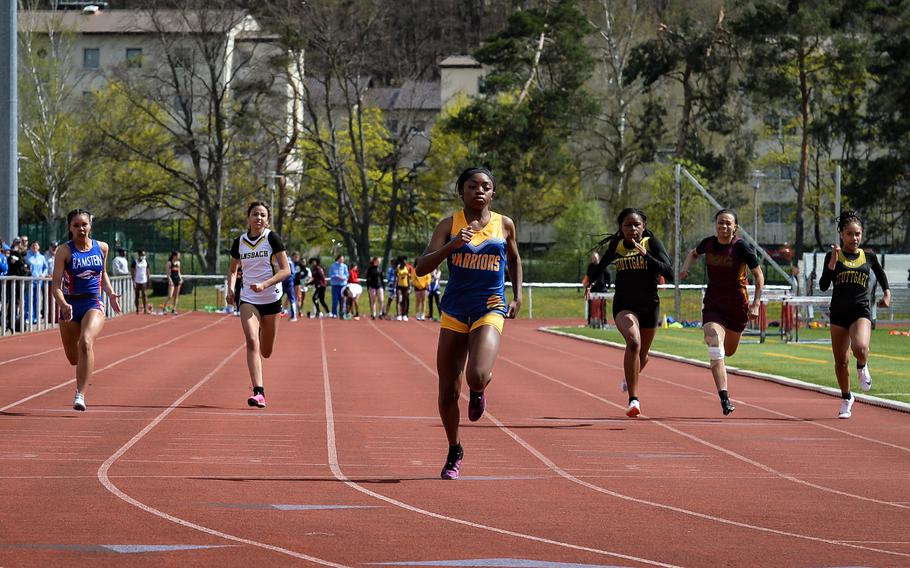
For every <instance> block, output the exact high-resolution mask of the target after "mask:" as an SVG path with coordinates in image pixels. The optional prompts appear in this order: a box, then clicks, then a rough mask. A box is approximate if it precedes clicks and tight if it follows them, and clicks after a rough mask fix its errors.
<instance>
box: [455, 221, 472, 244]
mask: <svg viewBox="0 0 910 568" xmlns="http://www.w3.org/2000/svg"><path fill="white" fill-rule="evenodd" d="M473 238H474V229H472V228H471V227H470V225H469V226H467V227H464V228H463V229H461V231H460V232H459V233H458V238H457V239H454V240H456V241H457V240H460V241H461V242H462V243H469V242H471V239H473ZM459 246H461V243H459Z"/></svg>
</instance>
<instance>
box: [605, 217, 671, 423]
mask: <svg viewBox="0 0 910 568" xmlns="http://www.w3.org/2000/svg"><path fill="white" fill-rule="evenodd" d="M647 220H648V216H647V215H645V213H644V212H643V211H640V210H638V209H633V208H626V209H623V210H622V211H621V212H620V213H619V217H617V219H616V221H617V223H618V224H619V230H618V231H617V232H616V233H614V234H612V235H610V236H608V237H607V238H605V239H604V240H602V241H601V242H600V246H601V247H606V250H605V252H604V254H603V257H602V258H601V260H600V264H599V265H598V269H599V272H600V273H603V271H604V270H605V269H606V268H607V266H608V265H609V264H610V263H612V264H613V265H614V266H616V295H615V296H614V297H613V319H614V321H616V328H617V329H618V330H619V332H620V333H621V334H622V336H623V338H624V339H625V340H626V352H625V357H624V359H623V368H624V370H625V383H624V385H625V387H626V388H627V389H628V391H629V407H628V409H627V410H626V415H627V416H629V417H630V418H634V417H636V416H638V415H639V414H641V403H640V402H639V400H638V375H639V373H640V372H641V370H642V369H643V368H644V366H645V364H647V362H648V351H650V349H651V342H652V341H654V334H655V332H656V331H657V321H658V319H659V318H660V298H659V297H658V294H657V285H658V283H659V282H660V277H661V275H663V276H664V277H665V278H666V279H668V280H672V279H673V269H672V267H671V266H670V258H669V257H668V256H667V251H666V250H665V249H664V246H663V245H662V244H661V242H660V241H659V240H657V237H655V236H654V235H653V234H652V233H651V231H649V230H648V229H647V227H646V225H645V222H646V221H647Z"/></svg>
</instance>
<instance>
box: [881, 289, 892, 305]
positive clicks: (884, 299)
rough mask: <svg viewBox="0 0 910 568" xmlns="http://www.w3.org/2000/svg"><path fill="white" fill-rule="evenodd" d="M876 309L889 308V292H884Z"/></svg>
mask: <svg viewBox="0 0 910 568" xmlns="http://www.w3.org/2000/svg"><path fill="white" fill-rule="evenodd" d="M878 307H880V308H889V307H891V290H885V295H884V296H882V299H881V300H879V301H878Z"/></svg>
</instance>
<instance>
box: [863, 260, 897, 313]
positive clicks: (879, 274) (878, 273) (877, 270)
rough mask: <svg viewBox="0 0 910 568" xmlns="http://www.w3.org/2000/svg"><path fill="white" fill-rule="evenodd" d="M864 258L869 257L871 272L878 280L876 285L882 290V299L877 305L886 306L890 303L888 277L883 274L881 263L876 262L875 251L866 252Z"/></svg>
mask: <svg viewBox="0 0 910 568" xmlns="http://www.w3.org/2000/svg"><path fill="white" fill-rule="evenodd" d="M866 258H868V259H869V266H870V268H872V273H873V274H875V279H876V280H878V285H879V286H881V287H882V292H883V293H884V295H883V296H882V299H881V300H879V301H878V307H880V308H887V307H888V306H890V305H891V287H890V286H888V277H887V276H886V275H885V271H884V270H882V265H881V264H879V263H878V257H877V256H875V253H873V252H870V253H866Z"/></svg>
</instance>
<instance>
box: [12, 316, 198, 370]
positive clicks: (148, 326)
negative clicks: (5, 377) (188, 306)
mask: <svg viewBox="0 0 910 568" xmlns="http://www.w3.org/2000/svg"><path fill="white" fill-rule="evenodd" d="M184 313H189V312H184ZM179 317H183V314H181V315H179V316H176V317H173V318H170V321H173V320H175V319H177V318H179ZM163 323H164V321H159V322H155V323H150V324H149V325H145V326H142V327H131V328H130V329H127V330H124V331H118V332H117V333H111V334H109V335H102V336H101V337H99V338H97V339H96V340H95V341H101V340H102V339H107V338H108V337H117V336H118V335H124V334H127V333H133V332H135V331H140V330H143V329H148V328H150V327H155V326H156V325H161V324H163ZM54 351H63V347H54V348H53V349H48V350H47V351H40V352H38V353H29V354H28V355H22V356H20V357H15V358H13V359H7V360H6V361H0V366H3V365H6V364H7V363H15V362H16V361H22V360H23V359H31V358H32V357H40V356H41V355H47V354H48V353H53V352H54Z"/></svg>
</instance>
